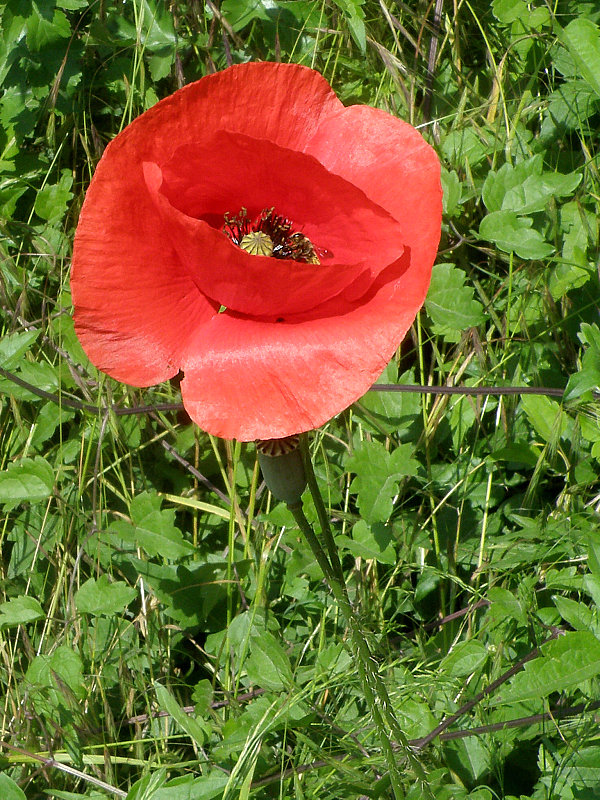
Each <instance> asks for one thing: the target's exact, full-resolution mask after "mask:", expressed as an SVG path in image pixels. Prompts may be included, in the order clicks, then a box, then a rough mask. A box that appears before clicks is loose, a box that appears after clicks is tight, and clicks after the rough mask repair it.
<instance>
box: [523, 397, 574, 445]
mask: <svg viewBox="0 0 600 800" xmlns="http://www.w3.org/2000/svg"><path fill="white" fill-rule="evenodd" d="M521 408H522V409H523V411H524V412H525V414H526V415H527V418H528V419H529V421H530V422H531V424H532V425H533V427H534V429H535V431H536V433H537V434H538V436H541V437H542V439H543V440H544V441H545V442H548V443H549V444H553V443H555V442H556V441H558V439H559V437H560V436H564V435H565V433H566V432H567V430H568V429H569V428H570V427H571V426H572V423H571V420H570V419H569V418H568V416H567V414H566V413H565V412H564V410H563V408H562V406H561V405H560V403H557V402H556V400H552V398H550V397H544V396H543V395H533V394H528V395H523V397H522V398H521Z"/></svg>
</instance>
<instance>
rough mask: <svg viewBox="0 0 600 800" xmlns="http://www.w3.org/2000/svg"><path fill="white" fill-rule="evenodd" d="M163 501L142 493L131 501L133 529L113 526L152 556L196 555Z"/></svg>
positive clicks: (150, 494) (117, 525)
mask: <svg viewBox="0 0 600 800" xmlns="http://www.w3.org/2000/svg"><path fill="white" fill-rule="evenodd" d="M161 503H162V500H161V498H160V497H158V496H157V495H155V494H152V493H150V492H142V493H141V494H139V495H137V496H136V497H134V498H133V500H132V501H131V506H130V514H131V518H132V522H133V526H131V525H128V524H127V523H117V524H115V525H113V526H112V528H114V529H115V530H116V531H117V532H118V533H119V535H120V536H122V537H123V539H125V540H126V541H132V542H135V543H136V545H138V546H139V547H142V548H143V549H144V550H145V551H146V553H147V554H148V555H149V556H157V555H161V556H163V557H164V558H168V559H178V558H181V557H182V556H186V555H190V553H193V552H194V547H193V545H192V544H190V542H187V541H186V540H185V539H184V538H183V534H182V533H181V531H180V530H179V528H177V527H176V526H175V524H174V520H175V512H174V511H172V510H171V509H165V510H161Z"/></svg>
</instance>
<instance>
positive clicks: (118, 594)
mask: <svg viewBox="0 0 600 800" xmlns="http://www.w3.org/2000/svg"><path fill="white" fill-rule="evenodd" d="M136 595H137V592H136V591H135V589H132V588H131V587H130V586H127V584H126V583H125V582H124V581H114V582H112V583H111V582H110V581H109V580H108V576H107V575H100V577H99V578H98V580H96V579H95V578H89V579H88V580H87V581H86V582H85V583H84V584H82V586H81V587H80V588H79V589H78V590H77V592H75V605H76V606H77V609H78V611H80V612H81V613H83V614H92V615H93V616H95V617H99V616H104V615H108V616H110V615H112V614H115V613H117V612H118V611H122V610H123V609H124V608H125V606H127V605H129V603H131V601H132V600H133V599H134V598H135V597H136Z"/></svg>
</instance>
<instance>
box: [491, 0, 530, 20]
mask: <svg viewBox="0 0 600 800" xmlns="http://www.w3.org/2000/svg"><path fill="white" fill-rule="evenodd" d="M492 13H493V15H494V16H495V17H496V19H497V20H498V21H499V22H503V23H504V24H505V25H510V24H511V23H512V22H515V21H516V20H518V19H521V18H522V17H524V16H526V15H528V14H530V13H531V11H530V10H529V8H528V7H527V3H526V2H525V0H494V2H493V3H492Z"/></svg>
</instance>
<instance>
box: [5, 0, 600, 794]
mask: <svg viewBox="0 0 600 800" xmlns="http://www.w3.org/2000/svg"><path fill="white" fill-rule="evenodd" d="M0 9H1V15H2V16H1V19H2V23H1V33H0V81H1V84H2V95H1V99H0V121H1V130H0V154H1V155H0V258H1V263H0V276H1V283H0V286H1V293H2V296H1V305H2V310H1V315H2V327H3V337H2V339H1V341H0V365H1V366H0V391H1V393H2V394H1V400H0V458H1V461H0V505H1V510H2V513H1V526H0V535H1V537H2V552H3V563H2V572H1V591H2V597H1V600H2V603H1V604H0V682H1V685H2V688H3V692H2V696H1V699H2V707H1V708H2V739H3V742H4V748H3V750H2V755H1V756H0V758H1V759H2V763H1V767H2V772H1V773H0V795H1V796H2V797H3V798H6V799H7V800H22V799H23V798H24V797H26V798H29V799H30V800H31V799H33V798H40V797H46V796H50V797H52V798H65V800H67V799H68V800H74V799H75V798H80V797H86V798H96V800H98V798H104V797H125V796H127V798H129V799H130V800H150V799H152V800H180V799H183V800H186V799H187V800H205V799H206V800H208V799H209V798H221V797H222V798H225V799H227V798H233V797H239V798H249V797H252V798H257V799H258V798H275V797H277V798H288V797H289V798H292V797H294V798H305V797H306V798H312V797H318V798H322V799H323V800H325V799H326V798H364V797H368V798H378V797H383V798H386V797H389V796H390V795H389V793H390V789H389V784H388V782H387V779H386V775H385V765H384V761H383V759H382V757H381V754H380V752H379V747H378V741H377V738H376V737H375V736H374V734H373V731H372V729H371V727H370V724H369V720H368V716H367V715H366V711H365V704H364V699H363V697H362V696H361V692H360V687H359V684H358V682H357V676H356V666H355V664H354V659H353V655H352V653H349V652H348V651H347V650H346V649H345V646H344V640H345V631H344V626H343V621H342V619H341V618H340V616H339V614H338V610H337V608H336V606H335V604H334V603H333V601H332V600H331V598H330V596H329V593H328V591H327V590H326V588H325V586H324V585H323V583H322V580H321V576H320V573H319V570H318V568H317V566H316V564H315V563H314V562H313V560H312V558H311V556H310V554H309V551H308V549H307V547H306V546H305V544H304V543H303V541H302V539H301V538H300V536H299V533H298V531H297V529H296V528H295V526H294V521H293V519H292V517H291V515H290V514H289V512H288V511H287V510H286V509H285V508H284V507H283V506H274V505H273V504H272V503H270V501H269V497H268V496H267V493H266V492H265V491H264V489H263V487H262V486H261V481H260V476H259V473H258V470H257V467H256V463H255V452H254V448H253V447H250V446H243V447H242V446H239V445H237V444H233V443H226V442H222V441H216V440H212V439H211V438H210V437H208V436H206V435H205V434H204V433H202V432H201V431H199V430H197V429H195V428H194V427H193V426H192V425H191V424H189V420H187V419H186V418H185V415H184V414H182V413H181V411H179V410H178V409H177V406H176V405H175V404H177V403H179V395H178V391H177V386H176V385H175V384H174V385H163V386H159V387H156V388H154V389H152V390H147V391H137V390H132V389H130V388H127V387H124V386H122V385H119V384H117V383H115V382H113V381H111V380H109V379H107V378H106V377H104V376H102V375H101V374H99V373H97V372H96V371H95V369H94V368H93V367H92V366H91V365H90V364H89V362H88V361H87V359H86V358H85V356H84V354H83V352H82V350H81V349H80V347H79V345H78V343H77V340H76V338H75V335H74V332H73V325H72V320H71V316H70V312H71V305H70V296H69V282H68V270H69V254H70V247H71V242H72V236H73V231H74V228H75V225H76V222H77V216H78V212H79V209H80V207H81V203H82V200H83V196H84V192H85V188H86V186H87V184H88V182H89V179H90V176H91V175H92V173H93V170H94V166H95V164H96V163H97V160H98V158H99V157H100V155H101V153H102V149H103V147H104V146H105V144H106V142H107V141H108V140H110V139H111V138H112V137H113V136H114V135H115V134H117V133H118V132H119V130H121V129H122V128H123V127H124V126H125V125H126V124H127V123H128V122H129V121H130V120H131V119H133V118H134V117H135V116H137V115H138V114H140V113H141V112H143V111H144V110H145V109H147V108H149V107H150V106H152V105H153V104H154V103H155V102H156V101H157V100H158V99H159V98H161V97H164V96H166V95H167V94H169V93H171V92H172V91H174V90H176V89H177V88H178V87H180V86H181V85H183V84H184V83H186V82H189V81H192V80H195V79H197V78H199V77H201V76H202V75H204V74H206V73H207V72H210V71H214V70H218V69H223V68H225V67H226V66H227V65H228V64H231V63H239V62H243V61H248V60H253V59H270V60H282V61H295V62H299V63H304V64H307V65H310V66H313V67H315V68H317V69H319V70H321V71H322V72H323V74H324V75H325V76H326V77H327V79H328V80H329V81H330V82H331V83H332V85H333V86H334V88H335V89H336V91H337V92H338V94H339V95H340V97H341V98H342V100H343V101H344V102H345V103H347V104H349V103H369V104H372V105H377V106H381V107H382V108H385V109H387V110H389V111H391V112H392V113H394V114H397V115H399V116H401V117H403V118H405V119H408V120H409V121H411V122H412V123H413V124H416V125H420V126H422V127H421V129H422V130H423V132H424V134H425V136H426V137H427V138H428V139H429V140H430V141H431V142H432V143H433V144H434V145H435V146H436V148H437V150H438V152H439V154H440V157H441V159H442V163H443V180H444V190H445V215H444V229H443V238H442V244H441V247H440V255H439V258H438V264H437V265H436V267H435V271H434V277H433V281H432V285H431V290H430V293H429V296H428V300H427V303H426V306H425V309H424V311H423V312H422V313H421V315H420V317H419V319H418V320H417V323H416V324H415V326H414V328H413V330H412V332H411V335H410V336H409V337H408V338H407V341H406V342H405V343H404V344H403V346H402V349H401V353H399V355H398V358H397V360H395V361H394V362H392V364H390V366H389V367H388V369H387V371H386V373H385V375H384V376H383V378H382V381H383V382H385V383H396V382H398V383H404V384H406V383H422V384H432V385H435V386H441V385H453V384H460V385H462V386H469V387H482V386H488V387H489V386H532V387H533V386H538V387H539V386H543V387H549V388H550V389H554V390H557V391H555V395H557V394H558V395H559V396H558V397H557V396H552V394H549V395H548V394H546V395H535V394H530V395H521V394H515V395H509V396H503V397H497V396H496V397H494V396H490V395H485V394H483V395H475V396H468V397H465V396H460V395H450V396H448V395H444V396H430V395H419V394H397V393H383V392H382V393H375V392H371V393H369V394H368V395H367V396H366V397H365V398H364V399H363V400H362V401H361V402H360V403H357V404H356V405H355V406H354V407H353V408H352V409H350V410H349V411H348V412H346V413H344V414H342V415H341V416H340V417H339V418H338V419H336V420H334V421H332V422H331V423H330V424H328V425H327V426H325V427H324V428H323V429H322V430H320V431H318V432H316V433H315V434H314V437H313V441H312V446H313V450H314V458H315V466H316V470H317V474H318V478H319V480H320V482H321V488H322V491H323V493H324V495H325V497H326V501H327V503H328V506H329V508H330V510H331V517H332V520H333V524H334V526H335V527H334V531H335V534H336V539H337V542H338V544H339V547H340V549H341V553H342V555H343V563H344V567H345V570H346V574H347V577H348V581H349V586H350V591H351V593H352V596H353V598H354V600H355V602H356V604H357V606H358V608H359V610H360V613H361V616H362V623H363V625H364V628H365V635H366V636H368V638H369V642H370V644H371V646H372V648H373V649H374V651H375V652H376V655H377V659H378V662H379V669H380V673H381V674H382V676H383V677H384V678H385V680H386V682H387V685H388V688H389V690H390V693H391V695H392V700H393V703H394V707H395V712H396V714H397V716H398V718H399V720H400V722H401V724H402V726H403V728H404V729H405V731H406V733H407V735H408V736H409V738H411V739H412V740H414V742H413V743H414V744H415V747H418V748H419V750H418V752H419V757H420V758H421V760H422V762H423V764H424V766H425V767H426V769H427V770H428V772H429V775H430V783H431V786H432V789H433V791H434V793H435V796H436V797H437V798H441V799H442V800H445V798H459V799H460V800H462V798H472V800H488V798H510V797H517V798H535V800H542V798H553V799H554V798H560V800H572V799H573V800H591V799H592V798H596V797H598V786H599V785H600V736H599V733H598V725H597V717H596V715H595V709H598V708H599V706H600V684H599V680H598V676H599V673H600V641H599V639H600V622H599V618H598V604H599V603H600V533H599V532H598V508H599V504H600V481H599V475H600V463H599V460H600V413H599V407H598V400H597V396H594V394H593V390H594V388H596V387H598V385H599V384H600V328H599V327H598V298H599V286H598V264H599V262H598V258H599V256H598V253H599V249H598V217H599V205H600V194H599V190H600V185H599V184H600V181H599V174H598V166H599V165H598V141H599V134H598V130H599V123H600V113H599V112H600V28H599V25H600V10H599V9H598V6H597V4H596V3H594V2H584V0H556V2H554V3H544V2H542V0H534V2H531V3H527V2H525V1H524V0H494V2H493V3H488V2H483V0H470V1H469V0H453V2H450V0H446V2H443V0H440V2H438V3H436V4H433V3H426V2H418V1H417V0H409V2H406V3H405V2H392V1H391V0H380V2H375V1H374V0H222V2H221V3H218V2H216V1H215V0H213V1H212V2H211V0H208V1H207V2H206V3H202V2H200V1H199V0H188V1H187V2H186V1H185V0H183V1H182V2H179V0H174V1H173V2H172V3H170V4H169V3H165V2H163V0H124V1H123V2H106V0H98V2H94V3H92V4H88V3H87V2H85V0H56V2H55V1H54V0H37V1H36V0H6V1H5V2H4V3H2V4H1V5H0ZM257 113H260V109H257ZM561 390H565V394H564V398H562V399H561V397H560V392H561ZM161 404H162V405H161ZM173 405H174V406H175V407H174V408H173V407H170V406H173ZM111 409H112V410H111ZM307 507H308V508H307V513H308V514H309V515H310V516H311V517H312V518H315V517H316V515H315V513H314V509H313V508H312V506H311V504H310V502H309V501H307ZM441 723H444V724H443V726H442V727H438V726H440V725H441ZM507 723H509V724H508V725H507ZM432 732H433V734H432V735H431V736H428V734H430V733H432ZM434 734H435V735H434ZM412 780H413V778H412V776H411V773H410V771H409V770H407V773H406V793H407V797H413V798H416V797H418V795H417V794H416V793H415V790H414V789H411V786H412Z"/></svg>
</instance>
